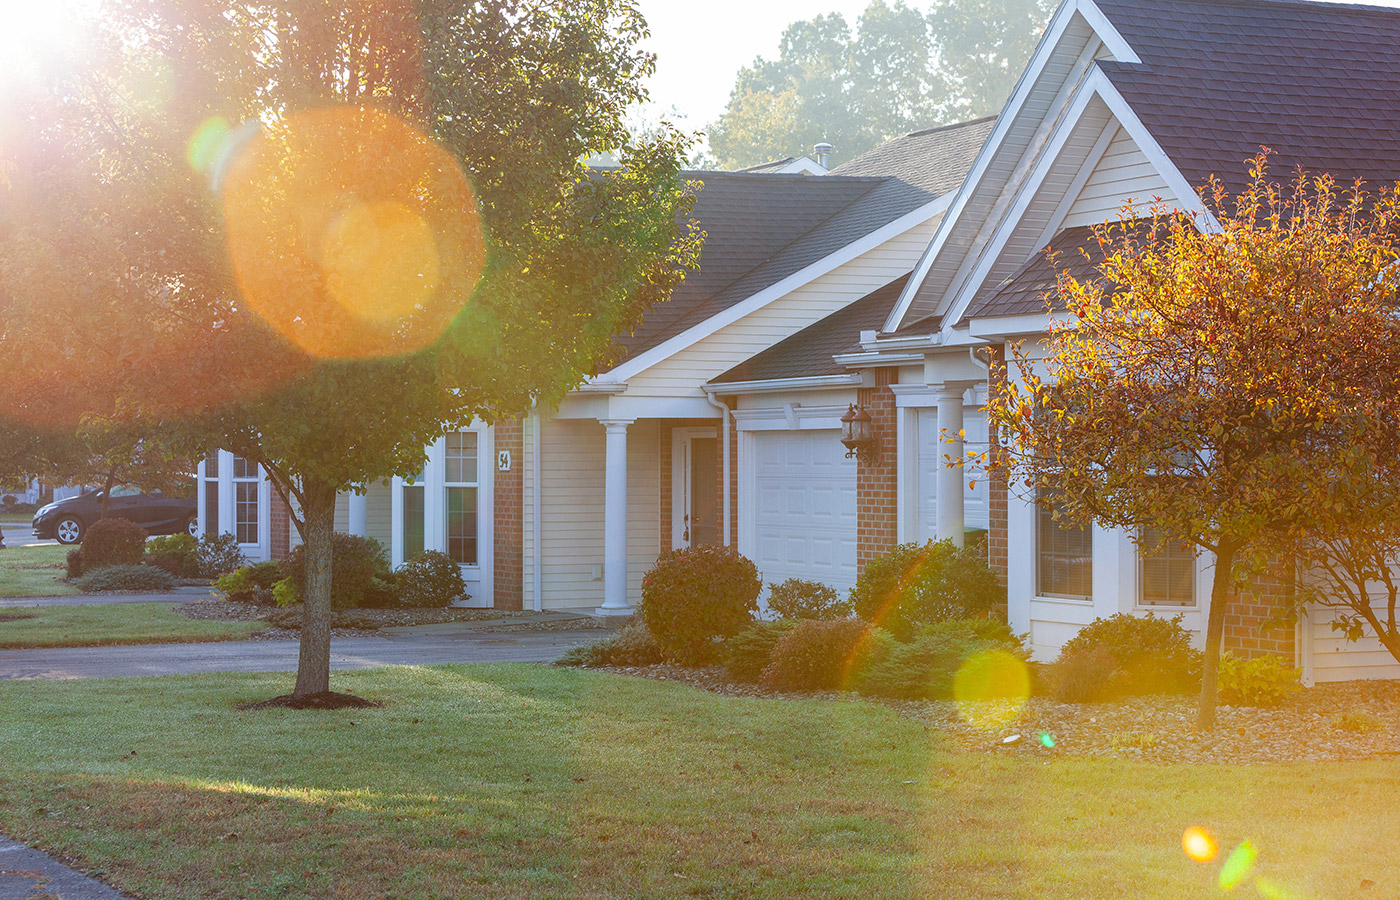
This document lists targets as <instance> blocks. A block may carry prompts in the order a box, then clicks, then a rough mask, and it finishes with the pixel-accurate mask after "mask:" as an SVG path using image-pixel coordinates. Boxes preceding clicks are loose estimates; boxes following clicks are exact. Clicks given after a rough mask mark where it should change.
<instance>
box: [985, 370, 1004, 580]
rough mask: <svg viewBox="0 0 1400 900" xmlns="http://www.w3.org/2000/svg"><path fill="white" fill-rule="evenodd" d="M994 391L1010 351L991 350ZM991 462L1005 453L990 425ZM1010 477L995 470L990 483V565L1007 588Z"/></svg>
mask: <svg viewBox="0 0 1400 900" xmlns="http://www.w3.org/2000/svg"><path fill="white" fill-rule="evenodd" d="M988 349H989V354H990V356H991V385H990V387H991V390H992V391H995V389H996V385H997V384H998V383H999V382H1001V381H1002V380H1004V379H1005V378H1006V349H1005V348H1004V347H991V348H988ZM987 435H988V444H989V454H990V459H989V462H996V461H997V460H998V458H999V455H1000V453H1001V436H1000V434H999V432H998V430H997V426H996V424H995V423H990V422H989V423H988V425H987ZM1006 509H1007V474H1006V470H1005V469H997V470H994V471H993V472H992V474H991V476H990V477H989V478H988V479H987V551H988V554H989V559H988V563H989V564H990V565H991V567H992V571H993V572H995V573H996V575H997V580H999V581H1000V582H1001V583H1002V584H1006V573H1007V568H1008V561H1007V547H1008V545H1007V519H1006Z"/></svg>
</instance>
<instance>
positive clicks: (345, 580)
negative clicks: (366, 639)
mask: <svg viewBox="0 0 1400 900" xmlns="http://www.w3.org/2000/svg"><path fill="white" fill-rule="evenodd" d="M287 576H288V578H290V579H291V583H292V587H293V589H295V591H296V596H297V597H298V598H303V597H305V596H306V545H304V544H298V545H297V546H296V547H295V548H294V549H293V550H292V554H291V557H290V558H289V559H288V560H287ZM298 602H300V600H298ZM396 605H398V596H397V595H396V593H395V591H394V573H393V572H392V571H390V569H389V560H388V557H386V556H385V554H384V545H383V544H381V543H379V542H378V541H376V540H375V539H374V538H367V537H358V536H356V535H352V534H340V533H339V532H337V533H336V534H333V535H331V606H332V607H333V608H334V609H350V608H352V607H370V608H383V607H393V606H396Z"/></svg>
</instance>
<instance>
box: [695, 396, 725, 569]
mask: <svg viewBox="0 0 1400 900" xmlns="http://www.w3.org/2000/svg"><path fill="white" fill-rule="evenodd" d="M701 390H703V391H704V392H705V400H706V401H707V402H708V403H709V404H710V405H711V406H713V407H714V408H715V409H717V410H719V418H720V421H721V422H723V423H724V425H723V430H724V461H723V463H722V464H721V470H722V472H723V473H724V474H723V475H722V476H721V477H722V478H723V479H724V484H723V485H722V487H721V493H722V494H723V497H724V500H723V502H722V503H721V505H720V508H721V509H722V511H723V513H724V525H723V528H722V531H723V535H724V546H726V547H728V546H730V544H732V543H733V541H732V539H731V538H732V534H733V531H732V529H731V527H730V524H729V523H730V519H731V518H732V516H731V514H730V506H731V503H732V501H731V499H730V497H729V478H730V475H729V442H730V436H729V406H728V405H727V404H725V403H723V402H721V401H719V400H716V399H715V395H714V394H713V393H712V392H711V389H710V388H708V387H702V388H701Z"/></svg>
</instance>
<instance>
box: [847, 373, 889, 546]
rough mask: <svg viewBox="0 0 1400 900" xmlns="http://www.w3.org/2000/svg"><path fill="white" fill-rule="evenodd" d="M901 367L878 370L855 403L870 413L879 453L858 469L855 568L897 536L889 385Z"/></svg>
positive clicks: (861, 390) (860, 391) (857, 395)
mask: <svg viewBox="0 0 1400 900" xmlns="http://www.w3.org/2000/svg"><path fill="white" fill-rule="evenodd" d="M898 380H899V370H898V369H896V368H892V367H891V368H883V369H876V370H875V386H874V387H871V388H861V389H860V390H858V391H857V392H856V398H857V399H856V402H857V403H858V404H859V405H860V406H861V407H862V408H863V409H864V410H865V411H866V412H867V413H869V414H870V418H871V423H872V426H873V429H874V434H875V443H876V447H877V452H878V456H877V458H876V459H875V461H874V463H873V464H867V463H864V462H862V463H860V464H859V467H858V469H857V472H856V514H857V524H856V567H857V570H858V571H864V569H865V564H866V563H867V562H869V561H870V560H872V559H875V558H877V557H879V556H881V555H883V554H884V553H886V552H887V551H888V550H889V549H890V548H891V547H893V546H894V545H895V542H896V540H897V539H898V533H897V526H898V515H899V506H898V504H899V496H898V476H897V465H898V454H897V452H896V445H895V435H896V425H895V416H896V410H895V405H894V392H893V391H892V390H890V385H891V384H893V383H896V382H897V381H898Z"/></svg>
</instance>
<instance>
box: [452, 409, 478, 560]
mask: <svg viewBox="0 0 1400 900" xmlns="http://www.w3.org/2000/svg"><path fill="white" fill-rule="evenodd" d="M479 438H480V435H478V434H477V433H476V432H475V431H454V432H452V433H451V434H449V435H448V436H447V452H446V454H445V460H444V461H445V462H446V465H447V472H446V477H445V478H444V479H443V482H444V487H445V488H446V490H447V555H448V556H450V557H452V559H453V561H455V562H456V563H458V564H459V565H463V566H474V565H477V490H478V488H479V487H480V483H479V481H478V478H479V476H478V474H477V472H478V469H479V461H478V459H477V456H478V452H477V449H478V448H477V442H478V440H479Z"/></svg>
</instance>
